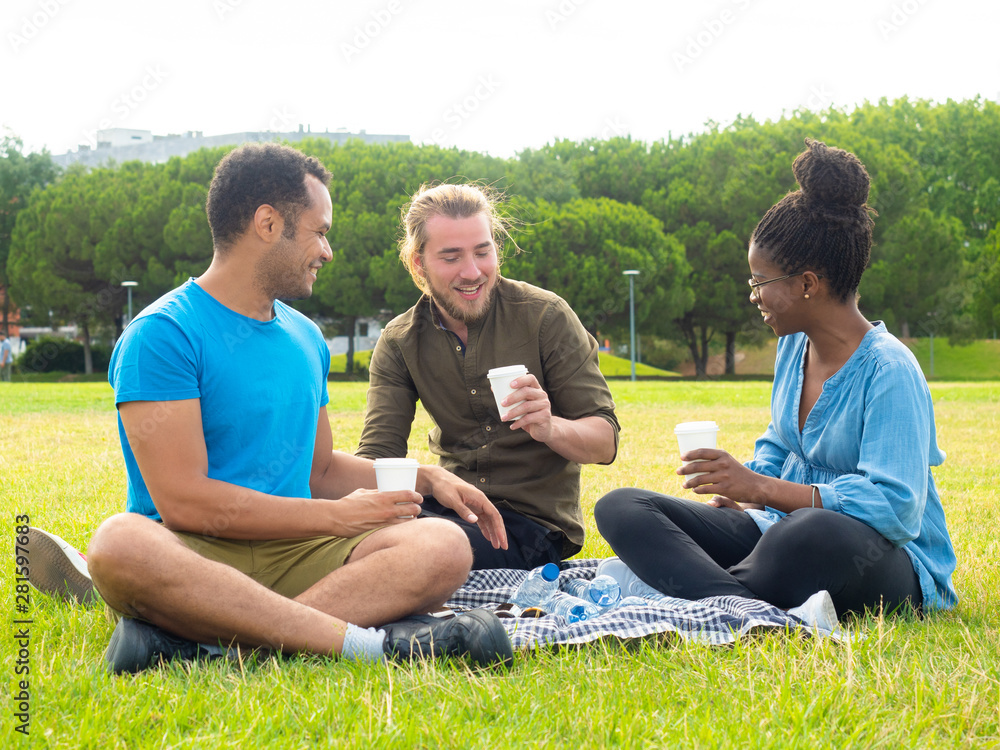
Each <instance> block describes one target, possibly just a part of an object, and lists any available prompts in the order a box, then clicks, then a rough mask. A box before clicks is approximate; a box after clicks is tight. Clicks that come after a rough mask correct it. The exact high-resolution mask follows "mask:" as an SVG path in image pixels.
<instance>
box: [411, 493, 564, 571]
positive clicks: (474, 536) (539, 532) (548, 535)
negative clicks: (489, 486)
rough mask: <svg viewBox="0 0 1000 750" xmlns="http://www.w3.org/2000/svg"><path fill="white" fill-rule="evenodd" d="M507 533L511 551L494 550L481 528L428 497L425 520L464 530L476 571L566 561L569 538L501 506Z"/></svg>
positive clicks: (523, 567) (529, 566) (423, 515)
mask: <svg viewBox="0 0 1000 750" xmlns="http://www.w3.org/2000/svg"><path fill="white" fill-rule="evenodd" d="M497 510H498V511H500V516H501V518H503V524H504V528H506V530H507V547H508V548H507V549H505V550H504V549H493V545H492V544H490V543H489V540H487V539H486V537H484V536H483V532H481V531H480V530H479V526H478V525H476V524H474V523H469V522H468V521H466V520H464V519H462V518H459V516H458V514H457V513H456V512H455V511H453V510H451V509H450V508H446V507H444V506H443V505H441V503H439V502H438V501H437V500H436V499H435V498H434V497H432V496H430V495H425V496H424V504H423V505H422V506H421V508H420V515H421V517H426V518H444V519H446V520H448V521H452V522H453V523H457V524H458V525H459V526H461V527H462V530H463V531H464V532H465V534H466V536H468V537H469V544H470V545H471V546H472V569H473V570H484V569H486V568H514V569H516V570H531V569H532V568H537V567H538V566H539V565H544V564H545V563H550V562H553V563H557V562H559V561H560V560H561V559H562V550H563V542H564V541H565V538H566V537H565V536H564V535H563V534H562V533H561V532H559V531H552V530H551V529H547V528H546V527H544V526H542V525H541V524H540V523H537V522H535V521H532V520H531V519H530V518H527V517H525V516H523V515H521V514H520V513H517V512H515V511H513V510H510V509H509V508H503V507H499V506H498V507H497Z"/></svg>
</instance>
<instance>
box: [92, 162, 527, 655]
mask: <svg viewBox="0 0 1000 750" xmlns="http://www.w3.org/2000/svg"><path fill="white" fill-rule="evenodd" d="M329 179H330V175H329V173H328V172H327V171H326V169H325V168H324V167H323V166H322V165H321V164H320V163H319V162H318V161H317V160H316V159H313V158H307V157H305V156H304V155H303V154H301V153H299V152H298V151H295V150H293V149H291V148H288V147H285V146H279V145H276V144H266V145H259V144H253V145H249V146H244V147H240V148H237V149H235V150H234V151H232V152H231V153H230V154H229V155H228V156H226V157H225V158H224V159H223V160H222V161H221V162H220V163H219V165H218V167H217V168H216V172H215V176H214V177H213V180H212V184H211V186H210V188H209V195H208V202H207V212H208V219H209V224H210V226H211V229H212V238H213V258H212V263H211V265H210V266H209V268H208V270H207V271H206V272H205V273H204V274H203V275H202V276H200V277H199V278H197V279H192V280H190V281H188V282H187V283H185V284H183V285H182V286H181V287H179V288H177V289H175V290H174V291H172V292H170V293H168V294H166V295H165V296H163V297H162V298H161V299H159V300H158V301H156V302H155V303H153V304H152V305H150V306H149V307H148V308H146V309H145V310H144V311H143V312H142V314H140V315H139V316H137V317H136V319H135V320H134V321H133V322H132V323H131V324H130V325H129V326H128V328H127V329H126V330H125V332H124V334H123V335H122V338H121V339H120V341H119V342H118V344H117V346H116V347H115V351H114V353H113V355H112V361H111V365H110V368H109V378H110V381H111V384H112V385H113V386H114V389H115V403H116V405H117V407H118V430H119V436H120V439H121V445H122V451H123V453H124V456H125V465H126V469H127V475H128V511H129V512H127V513H122V514H119V515H116V516H113V517H112V518H109V519H108V520H106V521H105V522H104V523H103V524H102V525H101V526H100V528H99V529H98V530H97V532H96V533H95V534H94V537H93V539H92V541H91V544H90V547H89V549H88V555H87V563H88V567H89V570H90V574H91V576H92V577H93V581H94V584H95V586H96V587H97V589H98V590H99V592H100V594H101V596H102V597H103V598H104V600H105V602H107V603H108V605H109V606H110V607H111V608H112V609H114V610H115V611H116V612H118V613H119V614H121V615H123V617H122V618H121V619H120V620H119V622H118V625H117V626H116V628H115V632H114V633H113V635H112V638H111V643H110V645H109V647H108V651H107V654H106V660H107V662H108V665H109V667H110V668H111V669H112V670H113V671H115V672H135V671H138V670H140V669H144V668H146V667H148V666H151V665H153V664H155V663H156V662H157V661H158V660H160V659H170V658H174V657H181V658H200V657H205V656H213V655H216V656H218V655H224V653H225V649H224V647H226V646H229V645H234V644H240V645H243V646H248V647H251V648H263V649H268V650H281V651H284V652H309V653H317V654H327V655H330V654H340V655H341V656H344V657H346V658H354V659H380V658H383V656H386V655H387V656H390V657H394V658H408V657H411V656H438V655H462V656H468V657H470V658H471V659H472V660H473V661H474V662H476V663H478V664H489V663H495V662H509V661H510V659H511V657H512V654H511V647H510V641H509V639H508V638H507V635H506V632H505V631H504V629H503V627H502V626H501V625H500V623H499V621H498V620H497V618H496V616H495V615H493V614H492V613H490V612H486V611H482V610H474V611H472V612H468V613H463V614H459V615H457V616H455V617H452V618H449V619H442V618H436V617H433V616H430V615H427V614H426V613H428V612H431V611H434V610H436V609H439V608H440V606H441V605H442V604H443V603H444V602H445V601H446V600H447V599H448V598H449V597H450V595H451V594H452V593H453V592H454V591H455V590H456V589H457V588H458V587H459V586H460V585H461V584H462V583H463V582H464V581H465V579H466V576H467V575H468V572H469V569H470V566H471V563H472V554H471V550H470V547H469V542H468V540H467V538H466V536H465V534H464V533H462V532H461V531H460V530H459V529H458V528H457V527H456V526H455V525H454V524H451V523H448V522H446V521H441V520H438V519H427V518H424V519H421V518H418V516H419V514H420V503H421V501H422V499H421V494H433V495H434V496H435V497H437V498H438V499H439V500H442V498H444V500H442V502H444V503H445V504H446V505H449V506H450V507H451V508H453V509H454V510H455V511H456V512H458V513H459V514H461V515H462V516H463V517H466V518H469V519H471V520H473V521H476V522H478V523H479V525H480V527H481V528H482V530H483V533H484V535H486V536H487V537H488V538H490V539H491V540H492V541H493V542H494V543H495V544H496V545H497V546H500V545H504V544H506V537H505V532H504V528H503V523H502V520H501V519H500V516H499V514H498V512H497V510H496V509H495V508H494V507H493V506H492V504H491V503H490V502H489V501H488V500H487V499H486V497H485V495H483V493H481V492H480V491H479V490H477V489H476V488H474V487H472V486H471V485H469V484H467V483H465V482H463V481H462V480H460V479H458V478H457V477H455V476H454V475H452V474H450V473H449V472H447V471H445V470H443V469H441V468H439V467H436V466H423V467H421V468H420V470H419V472H418V478H417V486H416V490H417V491H416V492H413V491H407V490H402V491H395V492H379V491H377V490H375V489H372V488H374V487H375V473H374V469H373V465H372V462H371V461H369V460H367V459H363V458H359V457H356V456H351V455H349V454H346V453H342V452H340V451H335V450H333V440H332V435H331V428H330V422H329V419H328V416H327V412H326V404H327V401H328V395H327V389H326V375H327V373H328V371H329V364H330V362H329V350H328V349H327V347H326V344H325V342H324V340H323V337H322V335H321V333H320V332H319V330H318V328H317V327H316V326H315V324H313V323H312V322H311V321H309V320H308V319H307V318H305V317H304V316H302V315H301V314H299V313H298V312H296V311H295V310H293V309H291V308H290V307H288V306H287V305H285V304H284V303H282V302H280V301H279V300H281V299H302V298H304V297H308V296H309V295H310V294H311V293H312V287H313V283H314V282H315V280H316V274H317V272H318V271H319V270H320V268H322V266H323V264H324V263H326V262H328V261H329V260H330V259H331V257H332V255H331V251H330V245H329V243H328V242H327V238H326V234H327V232H328V231H329V230H330V224H331V221H332V203H331V200H330V194H329V191H328V189H327V187H326V186H327V184H328V183H329ZM212 644H219V645H212Z"/></svg>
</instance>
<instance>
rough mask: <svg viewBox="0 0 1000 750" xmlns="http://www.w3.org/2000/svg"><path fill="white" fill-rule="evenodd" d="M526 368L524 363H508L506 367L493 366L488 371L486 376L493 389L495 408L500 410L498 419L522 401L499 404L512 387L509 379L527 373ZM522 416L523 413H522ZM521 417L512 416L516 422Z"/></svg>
mask: <svg viewBox="0 0 1000 750" xmlns="http://www.w3.org/2000/svg"><path fill="white" fill-rule="evenodd" d="M527 374H528V368H527V367H525V366H524V365H508V366H507V367H494V368H493V369H492V370H490V371H489V372H488V373H486V377H487V378H489V380H490V388H491V389H492V390H493V398H495V399H496V401H497V410H498V411H499V412H500V419H503V418H504V417H505V416H507V412H508V411H510V410H511V409H513V408H514V407H515V406H517V404H522V403H524V402H523V401H518V402H517V403H514V404H510V405H509V406H501V405H500V402H501V401H503V400H504V399H505V398H507V397H508V396H509V395H510V394H511V393H513V392H514V389H513V388H511V387H510V381H512V380H514V379H515V378H518V377H520V376H521V375H527ZM522 416H523V415H522ZM520 418H521V417H514V421H515V422H516V421H517V420H519V419H520Z"/></svg>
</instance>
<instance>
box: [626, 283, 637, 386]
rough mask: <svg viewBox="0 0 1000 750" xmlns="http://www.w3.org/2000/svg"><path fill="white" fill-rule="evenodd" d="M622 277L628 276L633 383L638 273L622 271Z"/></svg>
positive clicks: (630, 356) (630, 353) (633, 377)
mask: <svg viewBox="0 0 1000 750" xmlns="http://www.w3.org/2000/svg"><path fill="white" fill-rule="evenodd" d="M622 275H623V276H628V324H629V334H630V338H631V340H630V342H629V348H628V351H629V358H630V359H631V360H632V381H633V382H634V381H635V277H636V276H638V275H639V272H638V271H635V270H629V271H622Z"/></svg>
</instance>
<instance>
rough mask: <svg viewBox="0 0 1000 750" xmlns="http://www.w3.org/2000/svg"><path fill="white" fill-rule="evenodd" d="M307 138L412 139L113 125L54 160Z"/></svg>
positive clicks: (160, 155)
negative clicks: (176, 131)
mask: <svg viewBox="0 0 1000 750" xmlns="http://www.w3.org/2000/svg"><path fill="white" fill-rule="evenodd" d="M304 138H321V139H326V140H328V141H330V142H331V143H346V142H347V141H350V140H362V141H364V142H365V143H397V142H408V141H409V140H410V136H408V135H385V134H376V133H367V132H365V131H364V130H361V131H360V132H357V133H349V132H347V131H346V130H345V129H343V128H341V129H340V130H336V131H334V132H332V133H331V132H330V131H329V130H325V131H323V132H322V133H319V132H316V133H314V132H312V130H311V129H310V128H308V127H306V126H303V125H299V129H298V130H297V131H295V132H291V133H278V132H273V131H246V132H243V133H229V134H227V135H209V136H206V135H203V134H202V132H201V131H200V130H189V131H188V132H186V133H184V134H183V135H153V133H152V131H150V130H133V129H131V128H112V129H110V130H98V131H97V147H96V148H92V147H91V146H90V145H88V144H80V147H79V148H78V149H77V150H76V151H70V152H67V153H65V154H58V155H55V156H53V157H52V161H54V162H55V163H56V164H58V165H59V166H61V167H68V166H69V165H70V164H84V165H86V166H88V167H96V166H100V165H101V164H105V163H107V162H108V161H110V160H113V161H115V162H117V163H119V164H120V163H122V162H126V161H144V162H151V163H153V164H159V163H162V162H165V161H167V160H169V159H170V158H171V157H174V156H187V155H188V154H190V153H192V152H194V151H197V150H198V149H201V148H215V147H217V146H237V145H239V144H241V143H253V142H264V141H288V142H290V143H296V142H298V141H301V140H303V139H304Z"/></svg>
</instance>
